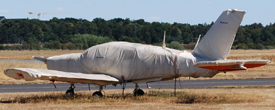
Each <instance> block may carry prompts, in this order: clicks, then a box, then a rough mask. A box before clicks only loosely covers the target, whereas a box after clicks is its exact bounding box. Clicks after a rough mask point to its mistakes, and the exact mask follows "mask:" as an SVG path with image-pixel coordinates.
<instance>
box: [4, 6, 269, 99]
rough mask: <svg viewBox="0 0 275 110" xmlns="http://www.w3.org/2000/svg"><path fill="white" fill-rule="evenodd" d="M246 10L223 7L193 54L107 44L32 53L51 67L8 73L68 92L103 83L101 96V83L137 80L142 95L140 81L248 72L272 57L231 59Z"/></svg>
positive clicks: (121, 82) (150, 46)
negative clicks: (53, 83)
mask: <svg viewBox="0 0 275 110" xmlns="http://www.w3.org/2000/svg"><path fill="white" fill-rule="evenodd" d="M244 14H245V11H239V10H236V9H228V10H225V11H223V13H222V14H221V15H220V17H219V18H218V19H217V21H216V22H215V23H214V25H213V26H212V27H211V28H210V29H209V31H208V32H207V33H206V35H205V36H204V37H203V38H202V40H201V41H200V42H199V40H198V43H197V45H196V46H195V48H194V50H193V52H188V51H181V50H175V49H170V48H167V47H165V35H164V42H163V46H162V47H158V46H152V45H145V44H138V43H129V42H109V43H104V44H99V45H96V46H93V47H90V48H89V49H87V50H86V51H84V52H83V53H73V54H65V55H59V56H52V57H49V58H47V59H44V58H40V57H33V58H34V59H36V60H40V61H43V62H45V64H47V68H48V70H45V69H31V68H9V69H6V70H4V73H5V74H6V75H7V76H9V77H12V78H14V79H24V80H26V81H32V80H36V79H40V80H50V81H63V82H68V83H71V86H70V88H69V90H67V92H66V93H67V94H73V93H74V83H83V84H95V85H99V86H100V88H99V91H96V92H94V93H93V95H95V96H96V95H97V96H102V93H101V91H102V87H103V86H106V85H111V84H112V85H117V84H122V85H123V90H124V88H125V86H126V84H127V83H135V84H136V87H135V89H134V95H143V94H144V92H143V90H141V89H140V88H139V86H138V83H140V82H156V81H165V80H171V79H174V78H178V77H194V78H197V77H213V76H215V75H216V74H217V73H219V72H226V71H235V70H246V69H247V68H254V67H259V66H263V65H266V64H267V63H269V62H270V61H269V60H228V59H226V57H227V56H228V54H229V52H230V49H231V47H232V44H233V41H234V38H235V36H236V32H237V30H238V28H239V25H240V23H241V21H242V19H243V16H244Z"/></svg>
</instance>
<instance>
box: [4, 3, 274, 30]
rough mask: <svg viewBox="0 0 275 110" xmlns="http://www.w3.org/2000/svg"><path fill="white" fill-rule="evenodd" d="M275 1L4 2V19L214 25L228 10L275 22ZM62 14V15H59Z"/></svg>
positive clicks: (247, 19) (251, 19)
mask: <svg viewBox="0 0 275 110" xmlns="http://www.w3.org/2000/svg"><path fill="white" fill-rule="evenodd" d="M274 7H275V0H0V16H5V17H6V18H29V19H37V18H38V16H37V14H28V13H27V12H34V13H36V12H55V13H50V14H44V15H41V20H50V19H52V18H53V17H57V18H66V17H71V18H77V19H79V18H82V19H87V20H89V21H92V20H93V19H94V18H96V17H100V18H103V19H105V20H110V19H113V18H123V19H125V18H130V20H137V19H144V20H145V21H147V22H153V21H157V22H168V23H174V22H178V23H189V24H191V25H194V24H199V23H207V24H210V23H211V22H212V21H215V20H216V19H217V18H218V16H219V15H220V14H221V13H222V11H224V10H226V9H238V10H246V14H245V16H244V19H243V21H242V24H241V25H246V24H248V25H249V24H252V23H262V24H263V25H264V26H265V25H268V24H270V23H274V22H275V8H274ZM57 12H58V13H57Z"/></svg>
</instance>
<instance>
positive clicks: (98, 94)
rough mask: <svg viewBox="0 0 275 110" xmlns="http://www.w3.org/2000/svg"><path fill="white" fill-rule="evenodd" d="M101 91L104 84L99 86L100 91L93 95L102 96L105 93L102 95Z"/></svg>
mask: <svg viewBox="0 0 275 110" xmlns="http://www.w3.org/2000/svg"><path fill="white" fill-rule="evenodd" d="M101 91H102V86H100V87H99V91H95V92H94V93H93V96H94V97H102V96H103V95H102V93H101Z"/></svg>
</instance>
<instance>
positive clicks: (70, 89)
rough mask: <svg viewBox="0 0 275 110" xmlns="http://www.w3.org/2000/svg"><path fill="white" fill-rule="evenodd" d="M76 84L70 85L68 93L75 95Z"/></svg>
mask: <svg viewBox="0 0 275 110" xmlns="http://www.w3.org/2000/svg"><path fill="white" fill-rule="evenodd" d="M74 88H75V86H74V84H73V83H72V84H71V86H70V87H69V89H68V90H67V91H66V94H67V95H70V96H73V95H74Z"/></svg>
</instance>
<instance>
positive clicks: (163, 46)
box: [162, 31, 166, 48]
mask: <svg viewBox="0 0 275 110" xmlns="http://www.w3.org/2000/svg"><path fill="white" fill-rule="evenodd" d="M165 34H166V31H164V35H163V42H162V48H165V47H166V44H165Z"/></svg>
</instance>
